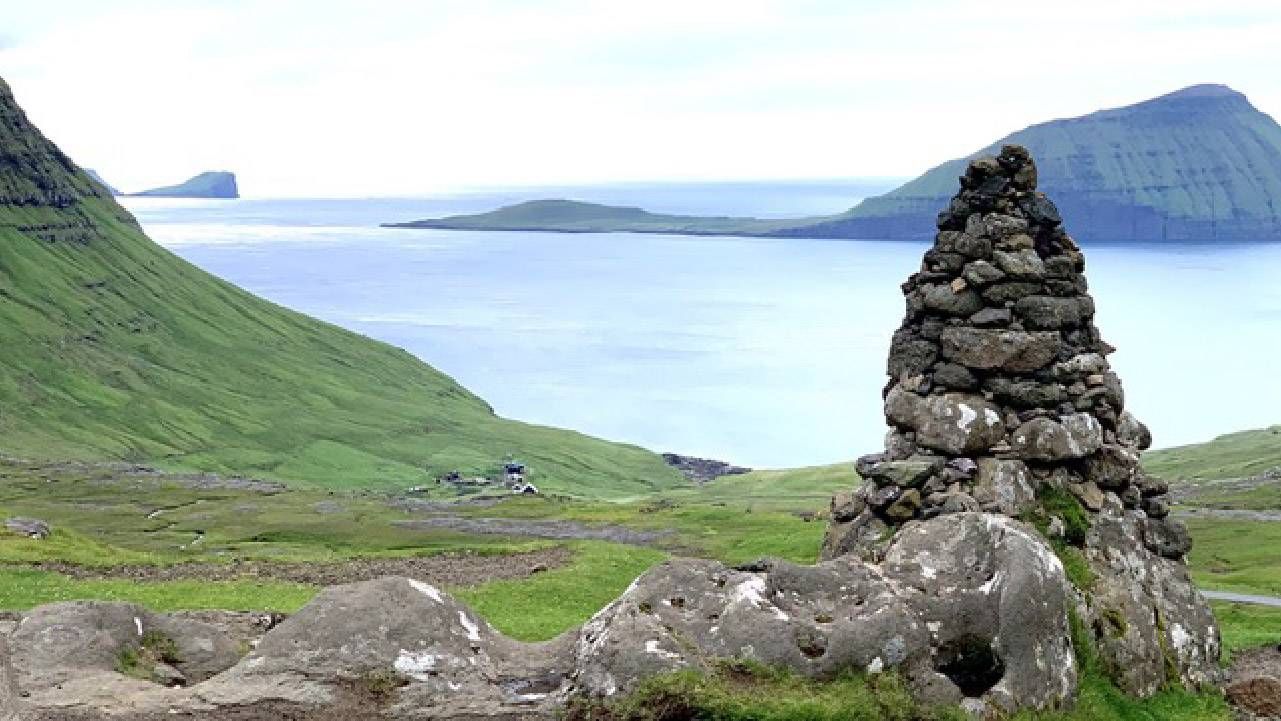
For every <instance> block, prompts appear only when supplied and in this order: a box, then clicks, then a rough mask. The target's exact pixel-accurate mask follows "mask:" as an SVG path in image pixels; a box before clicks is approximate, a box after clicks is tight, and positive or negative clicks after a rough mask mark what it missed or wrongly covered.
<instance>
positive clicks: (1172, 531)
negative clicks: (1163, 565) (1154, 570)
mask: <svg viewBox="0 0 1281 721" xmlns="http://www.w3.org/2000/svg"><path fill="white" fill-rule="evenodd" d="M1140 530H1141V531H1142V540H1143V544H1144V546H1146V547H1147V548H1148V549H1149V550H1150V551H1152V552H1153V553H1155V554H1157V555H1159V556H1162V557H1163V558H1169V559H1172V560H1178V559H1180V558H1183V557H1184V556H1186V555H1187V554H1188V551H1191V550H1192V535H1191V534H1189V533H1188V528H1187V526H1185V525H1183V523H1182V522H1181V521H1177V520H1175V519H1173V518H1168V517H1167V518H1148V519H1147V520H1145V521H1144V522H1143V524H1142V526H1141V527H1140Z"/></svg>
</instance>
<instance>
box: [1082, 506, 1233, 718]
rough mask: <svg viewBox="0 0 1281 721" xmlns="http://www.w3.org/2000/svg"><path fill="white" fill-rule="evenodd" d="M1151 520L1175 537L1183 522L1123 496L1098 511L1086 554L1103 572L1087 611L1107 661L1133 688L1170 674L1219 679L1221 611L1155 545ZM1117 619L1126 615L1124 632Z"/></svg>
mask: <svg viewBox="0 0 1281 721" xmlns="http://www.w3.org/2000/svg"><path fill="white" fill-rule="evenodd" d="M1149 528H1152V529H1153V530H1154V532H1155V533H1156V534H1162V533H1169V534H1170V541H1171V542H1172V543H1174V542H1175V540H1174V538H1175V537H1177V536H1178V535H1180V534H1179V531H1181V530H1182V529H1181V527H1176V526H1175V525H1173V524H1165V523H1163V522H1158V521H1153V520H1151V519H1146V518H1144V516H1143V514H1142V513H1140V512H1137V511H1126V510H1124V509H1122V508H1121V507H1120V504H1119V503H1115V502H1110V503H1108V504H1105V506H1104V508H1103V510H1102V511H1101V512H1100V513H1098V514H1097V515H1096V516H1095V517H1094V519H1093V524H1092V526H1091V529H1090V532H1089V534H1088V538H1087V542H1086V548H1085V556H1086V560H1087V561H1088V562H1089V564H1090V569H1091V570H1092V571H1093V572H1094V574H1095V576H1096V577H1097V580H1096V581H1095V583H1094V585H1093V587H1092V593H1091V594H1088V595H1083V597H1082V605H1083V606H1084V611H1085V612H1084V613H1083V614H1082V618H1083V620H1085V621H1086V622H1087V626H1088V627H1092V628H1094V629H1096V633H1095V643H1096V645H1097V648H1098V651H1099V655H1100V658H1101V660H1102V662H1103V664H1104V667H1105V668H1108V669H1112V670H1113V678H1114V680H1115V681H1116V682H1117V683H1118V685H1119V686H1120V687H1121V688H1122V689H1123V690H1125V691H1127V692H1128V693H1132V694H1135V695H1138V696H1149V695H1151V694H1153V693H1155V692H1156V691H1158V690H1159V689H1160V688H1162V687H1163V686H1164V685H1165V684H1166V683H1167V682H1168V679H1169V674H1172V675H1173V676H1174V677H1175V678H1176V679H1177V680H1178V681H1179V682H1180V683H1182V684H1184V685H1186V686H1188V687H1189V688H1197V687H1200V686H1205V685H1215V684H1217V683H1218V681H1219V678H1220V670H1219V664H1218V658H1219V650H1220V641H1219V630H1218V627H1217V625H1216V624H1215V620H1214V615H1213V613H1211V611H1210V607H1209V604H1207V603H1206V602H1205V599H1204V598H1203V597H1202V596H1201V594H1200V593H1199V592H1197V590H1196V589H1195V588H1194V587H1193V586H1192V582H1191V580H1190V579H1189V578H1188V573H1187V567H1186V566H1184V565H1183V564H1182V563H1179V562H1177V561H1174V560H1171V559H1170V558H1168V557H1162V556H1161V555H1158V554H1157V553H1154V552H1152V551H1151V550H1149V547H1148V544H1147V538H1148V533H1149V531H1148V529H1149ZM1158 529H1159V530H1158ZM1184 533H1186V532H1185V531H1184ZM1157 545H1159V544H1157ZM1175 550H1176V549H1170V553H1171V555H1173V552H1174V551H1175ZM1109 619H1122V624H1123V626H1124V633H1120V632H1118V631H1117V630H1115V624H1114V621H1113V620H1109ZM1108 629H1114V630H1112V631H1109V630H1108ZM1099 631H1102V632H1101V633H1100V632H1099Z"/></svg>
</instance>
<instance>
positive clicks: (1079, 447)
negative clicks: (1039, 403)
mask: <svg viewBox="0 0 1281 721" xmlns="http://www.w3.org/2000/svg"><path fill="white" fill-rule="evenodd" d="M1010 445H1011V446H1012V447H1013V449H1014V452H1015V453H1016V454H1018V455H1019V457H1021V458H1027V459H1029V460H1037V461H1062V460H1065V459H1070V458H1084V457H1086V456H1088V455H1090V454H1092V453H1094V452H1095V451H1098V450H1099V448H1100V447H1101V446H1102V445H1103V426H1101V425H1099V422H1098V421H1097V420H1096V419H1095V418H1094V416H1091V415H1090V414H1088V413H1075V414H1072V415H1069V416H1064V417H1063V418H1061V419H1059V420H1057V421H1055V420H1051V419H1049V418H1035V419H1033V420H1030V421H1028V422H1027V423H1024V424H1023V425H1021V426H1019V427H1018V429H1017V430H1015V431H1014V433H1013V435H1012V438H1011V444H1010Z"/></svg>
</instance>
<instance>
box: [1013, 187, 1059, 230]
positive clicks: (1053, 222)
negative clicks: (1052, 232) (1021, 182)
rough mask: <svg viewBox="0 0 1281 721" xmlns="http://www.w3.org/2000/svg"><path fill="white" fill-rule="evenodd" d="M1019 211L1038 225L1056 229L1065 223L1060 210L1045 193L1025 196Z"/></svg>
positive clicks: (1021, 200) (1020, 202)
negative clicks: (1055, 227)
mask: <svg viewBox="0 0 1281 721" xmlns="http://www.w3.org/2000/svg"><path fill="white" fill-rule="evenodd" d="M1019 209H1020V210H1022V211H1023V214H1024V215H1026V216H1027V219H1028V220H1030V221H1032V223H1034V224H1036V225H1045V226H1050V227H1054V226H1057V225H1060V224H1061V223H1062V222H1063V216H1061V215H1059V209H1058V208H1057V207H1056V206H1055V205H1054V202H1053V201H1051V200H1050V199H1049V198H1047V197H1046V196H1045V193H1039V192H1037V193H1028V194H1027V195H1025V196H1023V197H1022V198H1020V199H1019Z"/></svg>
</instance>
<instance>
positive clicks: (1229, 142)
mask: <svg viewBox="0 0 1281 721" xmlns="http://www.w3.org/2000/svg"><path fill="white" fill-rule="evenodd" d="M1007 143H1014V144H1018V145H1023V146H1025V147H1027V148H1028V149H1029V150H1031V151H1032V155H1033V157H1035V158H1036V162H1037V166H1038V167H1039V168H1040V187H1041V189H1042V190H1044V191H1045V193H1046V194H1047V195H1049V196H1050V197H1052V198H1054V200H1055V202H1056V203H1057V204H1058V206H1059V210H1060V212H1061V213H1062V215H1063V218H1064V222H1065V224H1066V227H1067V228H1068V229H1070V230H1071V232H1072V234H1073V235H1074V236H1075V237H1077V239H1080V240H1158V241H1160V240H1166V241H1184V240H1281V126H1278V125H1277V123H1276V121H1275V120H1273V119H1272V118H1271V117H1270V116H1268V115H1266V114H1264V113H1262V112H1259V111H1258V110H1256V109H1255V108H1254V106H1253V105H1251V104H1250V101H1249V100H1247V99H1246V97H1245V96H1244V95H1242V94H1241V93H1238V92H1236V91H1235V90H1232V89H1231V88H1229V87H1227V86H1224V85H1196V86H1193V87H1190V88H1185V89H1183V90H1180V91H1178V92H1174V93H1170V94H1169V95H1163V96H1161V97H1159V98H1155V99H1153V100H1148V101H1146V102H1142V103H1138V104H1136V105H1130V106H1127V107H1123V108H1117V109H1114V110H1102V111H1099V112H1096V113H1091V114H1089V115H1085V116H1082V117H1079V118H1069V119H1065V120H1052V121H1050V122H1047V123H1041V124H1039V125H1033V126H1031V127H1029V128H1025V129H1023V130H1020V131H1018V132H1016V133H1013V134H1011V135H1008V136H1006V137H1004V138H1002V139H1000V140H998V141H996V142H995V143H993V144H991V145H989V146H988V147H986V148H983V149H981V150H979V151H976V152H975V153H972V154H971V155H969V156H967V157H965V158H958V159H956V160H952V161H949V162H947V163H944V164H942V165H940V166H938V167H936V168H934V169H932V170H930V171H929V172H927V173H925V174H924V175H922V176H921V177H919V178H917V179H915V180H913V181H911V182H909V183H907V184H906V185H903V186H902V187H900V188H898V189H896V190H893V191H890V192H889V193H886V194H885V195H882V196H878V197H874V198H868V199H867V200H864V201H863V202H862V203H860V204H859V205H858V206H856V207H855V208H853V209H851V210H849V211H848V212H846V213H844V214H842V215H840V216H838V217H836V218H832V219H828V220H825V221H822V222H818V223H806V224H799V225H797V226H794V227H792V228H789V229H787V230H786V231H784V233H783V234H786V235H796V236H809V237H814V236H819V237H836V238H919V239H925V238H929V237H931V236H932V235H933V234H934V231H935V228H934V219H935V216H936V215H937V213H938V212H939V210H941V209H942V208H943V206H945V205H946V204H947V200H948V197H949V195H950V190H951V189H952V188H953V187H954V186H955V185H956V178H957V177H958V176H960V175H961V174H962V173H963V172H964V170H965V166H966V164H967V163H968V162H969V161H970V160H971V159H973V158H975V157H977V156H980V155H990V154H994V153H995V152H997V151H998V150H999V149H1000V147H1001V146H1002V145H1004V144H1007Z"/></svg>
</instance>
